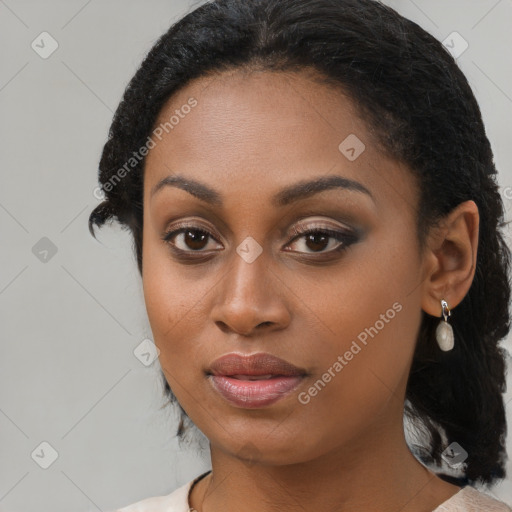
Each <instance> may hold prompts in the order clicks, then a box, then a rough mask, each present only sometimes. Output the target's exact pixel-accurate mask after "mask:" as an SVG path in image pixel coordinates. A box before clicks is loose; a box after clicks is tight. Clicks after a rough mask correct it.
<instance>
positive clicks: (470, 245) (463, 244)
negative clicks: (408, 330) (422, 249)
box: [422, 200, 479, 317]
mask: <svg viewBox="0 0 512 512" xmlns="http://www.w3.org/2000/svg"><path fill="white" fill-rule="evenodd" d="M478 233H479V213H478V207H477V205H476V203H475V202H474V201H472V200H470V201H465V202H463V203H461V204H459V205H458V206H457V207H456V208H454V209H453V210H452V211H451V212H450V213H449V214H448V215H447V216H446V218H445V219H443V221H442V222H441V224H440V225H439V227H436V228H434V229H433V231H432V234H431V235H430V237H429V244H428V249H427V254H426V255H425V258H424V266H425V275H424V280H423V297H422V309H423V311H425V312H426V313H428V314H429V315H432V316H436V317H440V316H441V315H442V308H441V300H445V301H446V302H447V303H448V304H449V307H450V309H453V308H454V307H455V306H457V305H458V304H459V303H460V302H462V300H463V299H464V297H465V296H466V294H467V293H468V291H469V289H470V287H471V283H472V282H473V278H474V275H475V269H476V261H477V253H478Z"/></svg>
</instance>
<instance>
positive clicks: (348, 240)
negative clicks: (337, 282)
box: [162, 224, 357, 259]
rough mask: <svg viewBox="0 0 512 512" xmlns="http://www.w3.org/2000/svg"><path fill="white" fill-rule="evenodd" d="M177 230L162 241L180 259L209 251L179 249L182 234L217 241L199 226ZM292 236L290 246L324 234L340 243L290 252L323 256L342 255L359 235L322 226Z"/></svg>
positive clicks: (300, 229) (298, 230)
mask: <svg viewBox="0 0 512 512" xmlns="http://www.w3.org/2000/svg"><path fill="white" fill-rule="evenodd" d="M175 227H176V228H177V229H173V230H171V231H168V232H167V233H165V234H164V235H163V236H162V240H163V241H164V242H165V243H167V244H168V245H169V246H170V248H171V250H172V251H173V252H174V253H175V254H177V255H178V256H179V257H181V258H189V259H198V257H197V256H191V254H193V253H195V254H201V253H203V252H208V251H203V250H197V251H194V250H190V251H184V250H183V249H178V248H177V247H176V246H175V245H174V243H172V242H171V239H172V238H174V237H175V236H177V235H179V234H181V233H184V232H186V231H193V232H194V233H199V234H203V235H206V236H208V237H210V238H212V239H214V240H215V238H214V237H213V235H212V234H211V233H210V232H209V231H207V230H206V229H203V228H201V227H198V226H194V225H187V224H179V225H178V226H175ZM292 234H293V235H294V236H293V238H292V239H291V240H290V242H288V244H290V243H292V242H294V241H295V240H297V239H300V238H303V237H305V236H307V235H310V234H322V235H327V236H328V237H329V238H334V239H335V240H336V241H338V242H340V245H338V246H337V247H335V248H334V249H331V250H329V251H318V252H314V251H313V252H309V253H307V252H298V251H289V252H298V253H299V254H302V255H303V254H307V255H313V254H319V255H322V254H331V253H340V252H344V251H345V250H346V249H347V248H348V247H349V246H350V245H351V244H352V243H354V242H356V241H357V235H356V234H355V233H349V232H344V231H337V230H334V229H330V228H326V227H322V226H315V225H313V226H310V227H308V228H303V227H301V226H295V227H294V228H293V229H292ZM215 241H217V240H215Z"/></svg>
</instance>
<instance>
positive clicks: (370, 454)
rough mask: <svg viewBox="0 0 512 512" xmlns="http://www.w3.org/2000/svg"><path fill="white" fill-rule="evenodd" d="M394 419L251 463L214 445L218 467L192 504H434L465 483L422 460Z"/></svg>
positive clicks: (250, 509)
mask: <svg viewBox="0 0 512 512" xmlns="http://www.w3.org/2000/svg"><path fill="white" fill-rule="evenodd" d="M396 423H397V424H396V425H395V426H394V428H393V429H391V430H389V429H388V430H387V432H382V431H381V430H380V431H379V432H376V431H374V432H369V433H367V434H366V435H363V436H359V437H358V439H357V440H353V441H351V442H350V443H349V444H350V446H349V447H347V446H342V447H337V448H336V449H332V450H330V451H329V453H325V454H323V455H321V456H319V457H317V458H315V459H313V460H307V461H305V462H300V463H293V464H284V465H275V464H265V463H264V462H262V461H254V462H251V463H248V462H247V461H243V460H240V459H239V458H236V457H234V456H232V455H231V454H228V453H226V451H225V450H220V449H218V448H217V447H216V446H214V445H212V446H211V460H212V473H210V474H209V475H208V476H207V477H205V478H203V479H202V480H201V481H200V482H198V484H197V488H198V489H194V490H193V491H194V492H193V493H192V494H191V499H190V501H191V506H192V507H194V508H195V509H196V510H197V511H198V512H216V511H220V510H242V509H243V510H244V512H276V511H277V510H279V511H280V512H283V511H290V512H291V511H295V510H297V509H300V510H303V511H306V512H309V511H311V512H313V511H317V510H322V511H324V512H331V511H332V512H334V511H336V512H348V511H354V510H366V511H375V512H391V511H393V512H396V511H397V510H400V512H413V511H414V512H423V511H424V512H431V511H432V510H434V509H435V508H436V507H437V506H439V505H440V504H441V503H443V502H444V501H446V500H447V499H449V498H450V497H451V496H453V495H454V494H455V493H456V492H457V491H459V490H460V488H459V487H457V486H455V485H452V484H450V483H448V482H445V481H443V480H441V479H440V478H438V477H437V476H436V475H435V474H434V473H432V472H431V471H429V470H428V469H427V468H425V467H424V466H423V465H422V464H421V463H420V462H418V461H417V460H416V458H415V457H414V456H413V455H412V453H411V452H410V450H409V448H408V446H407V443H406V441H405V436H404V432H403V423H402V420H401V421H400V423H399V424H398V422H396ZM381 425H382V424H381ZM248 496H250V500H249V499H248Z"/></svg>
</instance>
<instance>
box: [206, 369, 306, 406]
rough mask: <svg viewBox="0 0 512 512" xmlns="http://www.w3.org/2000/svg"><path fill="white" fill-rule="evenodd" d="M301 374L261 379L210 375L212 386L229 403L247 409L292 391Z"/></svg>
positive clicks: (279, 397) (275, 399)
mask: <svg viewBox="0 0 512 512" xmlns="http://www.w3.org/2000/svg"><path fill="white" fill-rule="evenodd" d="M302 378H303V377H302V376H289V377H285V376H280V377H274V378H272V379H262V380H240V379H234V378H232V377H226V376H224V375H210V379H209V380H210V381H211V383H212V384H213V387H214V389H215V390H216V391H218V392H219V393H220V394H221V395H222V396H223V397H224V398H225V399H226V400H228V401H229V402H230V403H232V404H234V405H236V406H238V407H245V408H247V409H255V408H257V407H264V406H266V405H270V404H273V403H274V402H277V401H278V400H280V399H281V398H284V397H285V396H286V395H288V394H289V393H290V392H291V391H293V390H294V389H295V388H296V387H297V386H298V384H299V383H300V382H301V380H302Z"/></svg>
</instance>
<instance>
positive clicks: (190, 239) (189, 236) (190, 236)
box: [185, 231, 208, 249]
mask: <svg viewBox="0 0 512 512" xmlns="http://www.w3.org/2000/svg"><path fill="white" fill-rule="evenodd" d="M194 233H197V235H194ZM207 237H208V235H207V234H206V233H202V232H200V231H187V232H186V234H185V243H186V244H187V245H188V246H189V247H190V248H191V249H202V248H203V247H204V244H203V245H201V242H204V240H205V239H206V238H207ZM198 240H199V246H197V243H198Z"/></svg>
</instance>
